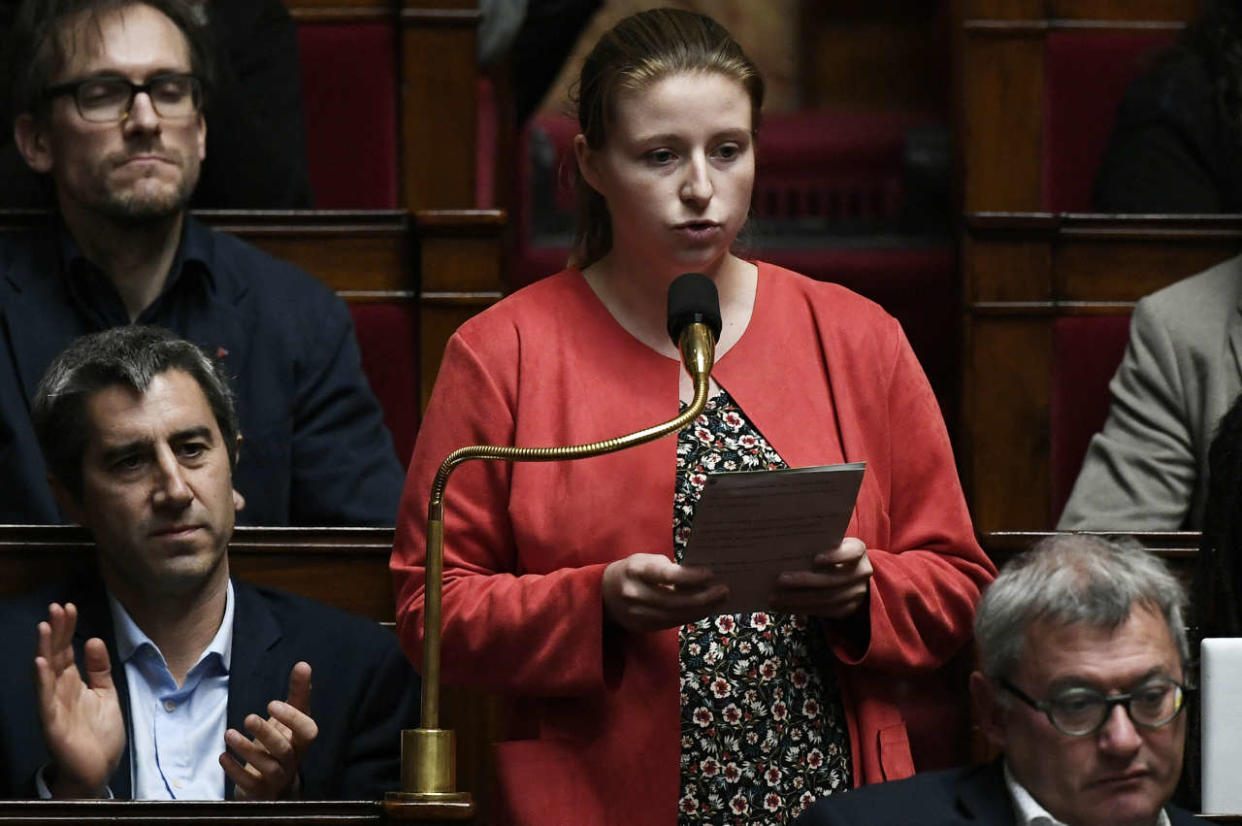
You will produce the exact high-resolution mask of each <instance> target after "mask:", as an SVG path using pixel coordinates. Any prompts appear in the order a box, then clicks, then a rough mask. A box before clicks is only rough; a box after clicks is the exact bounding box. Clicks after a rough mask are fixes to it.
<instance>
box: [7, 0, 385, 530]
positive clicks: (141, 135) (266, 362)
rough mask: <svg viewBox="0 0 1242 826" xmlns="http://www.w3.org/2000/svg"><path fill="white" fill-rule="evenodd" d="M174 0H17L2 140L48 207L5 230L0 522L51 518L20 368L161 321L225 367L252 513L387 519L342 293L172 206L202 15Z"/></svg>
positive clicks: (187, 136) (205, 84)
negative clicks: (34, 227) (41, 222)
mask: <svg viewBox="0 0 1242 826" xmlns="http://www.w3.org/2000/svg"><path fill="white" fill-rule="evenodd" d="M198 20H199V17H198V16H196V15H195V14H194V12H193V10H192V8H191V7H190V6H189V5H188V4H187V3H186V2H184V0H120V1H119V2H118V0H27V1H26V2H24V3H23V4H22V6H21V8H20V9H19V10H18V13H17V15H16V19H15V21H14V29H13V31H14V40H13V44H14V46H15V49H13V50H12V51H13V54H11V55H10V56H9V57H10V60H9V65H10V66H12V67H13V68H14V72H13V77H12V78H11V80H12V83H11V88H12V93H11V97H12V100H13V102H14V104H13V106H12V109H13V111H15V112H17V113H18V114H17V115H16V118H15V120H14V125H13V135H14V139H15V142H16V144H17V146H18V148H19V150H20V151H21V154H22V156H23V158H24V159H25V161H26V163H27V164H29V166H30V167H31V168H32V169H34V170H35V171H36V172H39V173H42V174H46V175H48V176H49V177H50V179H51V181H52V184H53V188H54V189H55V192H56V200H57V212H56V214H55V215H54V216H53V219H52V221H51V222H50V225H49V226H48V227H46V228H45V229H43V230H41V231H37V232H34V233H30V234H24V235H15V236H10V237H6V238H2V239H0V327H2V329H0V365H3V366H0V523H12V522H26V523H30V522H58V521H62V519H63V514H62V513H61V512H60V511H59V510H58V509H57V506H56V504H55V502H54V501H53V500H52V499H51V497H50V494H49V493H48V491H47V486H46V485H45V484H43V478H44V476H45V473H46V471H45V469H44V466H43V463H42V459H41V457H40V456H39V451H38V445H37V444H36V443H35V439H34V435H33V432H32V430H31V426H30V419H29V408H30V402H31V397H32V394H33V392H34V387H35V385H36V384H37V382H38V379H39V377H40V376H41V375H42V374H43V372H44V371H45V370H46V369H47V366H48V364H49V363H50V362H51V360H52V358H53V357H54V356H55V355H56V354H57V353H58V352H60V351H61V350H62V349H63V348H64V347H65V346H67V345H68V344H69V342H71V341H73V340H74V339H75V338H77V337H78V336H80V335H83V334H86V333H90V332H95V331H98V330H103V329H107V328H109V327H113V326H117V325H120V324H128V323H133V322H137V323H142V324H155V325H159V326H162V327H167V328H169V329H171V330H173V331H175V332H176V333H178V334H179V335H181V336H183V337H185V338H187V339H189V340H191V341H193V342H194V343H196V344H198V345H199V346H201V347H203V348H205V349H206V350H207V351H208V352H209V353H211V354H213V355H215V356H217V357H219V358H220V359H221V360H222V361H223V362H224V364H225V366H226V368H227V369H228V370H229V372H230V373H231V374H232V375H233V376H234V377H235V381H236V382H237V385H238V396H239V398H240V400H241V401H240V403H239V414H240V416H241V420H242V429H243V430H244V432H245V433H246V435H247V437H248V438H247V450H246V451H245V452H244V455H243V457H242V461H241V463H240V465H239V466H238V469H237V474H236V477H235V481H236V485H237V488H238V490H240V491H241V492H242V494H243V495H244V496H245V497H246V499H247V501H248V502H249V506H248V507H247V509H246V512H245V513H246V516H245V519H246V521H247V522H249V523H251V524H270V525H281V524H303V525H308V524H309V525H341V524H344V525H388V524H392V523H393V521H394V519H395V516H396V509H397V501H398V499H399V498H400V493H401V488H402V485H403V482H404V475H403V473H402V469H401V467H400V465H399V463H398V461H397V458H396V454H395V452H394V450H393V447H392V440H391V437H390V436H389V434H388V432H387V430H386V429H385V427H384V424H383V418H382V414H381V412H380V409H379V405H378V404H377V402H376V400H375V397H374V396H373V394H372V393H371V390H370V388H369V387H368V386H367V382H366V379H365V377H364V376H363V374H362V372H361V361H360V356H359V352H358V345H357V342H356V341H355V339H354V332H353V326H352V323H351V320H350V316H349V313H348V311H347V310H346V309H345V306H344V304H343V303H342V302H341V301H340V300H339V299H338V298H337V297H336V296H335V295H334V294H333V293H332V292H331V290H329V289H328V288H327V287H326V286H324V285H323V284H320V283H319V282H317V281H316V280H314V279H313V278H311V277H310V276H308V275H307V274H306V273H303V272H301V271H300V270H298V269H296V268H295V267H293V266H291V265H289V264H287V263H284V262H280V261H277V260H276V259H273V258H271V257H270V256H268V255H266V254H264V253H262V252H260V251H259V250H257V249H255V248H253V247H251V246H249V245H247V244H244V243H242V242H241V241H239V240H238V239H236V238H233V237H231V236H228V235H224V234H222V233H216V232H212V231H210V230H208V229H207V228H206V227H204V226H202V225H201V224H199V223H198V222H197V221H195V220H194V219H193V218H191V217H190V216H189V215H188V214H187V211H186V205H187V203H188V202H189V198H190V195H191V194H192V193H193V191H194V188H195V185H196V184H197V182H198V179H199V170H200V165H201V163H202V161H203V158H204V154H205V147H206V134H207V123H206V120H205V118H204V116H203V105H204V100H205V98H206V97H207V96H209V95H210V94H211V87H212V82H211V79H212V76H213V71H212V66H211V54H212V53H211V50H210V48H209V47H208V44H207V42H206V30H205V28H204V26H203V25H202V24H201V23H199V22H198Z"/></svg>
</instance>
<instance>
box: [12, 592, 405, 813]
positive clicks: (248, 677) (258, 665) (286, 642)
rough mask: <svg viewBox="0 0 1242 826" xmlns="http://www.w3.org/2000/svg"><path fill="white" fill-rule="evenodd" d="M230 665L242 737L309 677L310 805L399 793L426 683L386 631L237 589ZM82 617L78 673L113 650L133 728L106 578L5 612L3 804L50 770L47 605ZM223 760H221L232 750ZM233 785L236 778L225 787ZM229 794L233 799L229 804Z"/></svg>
mask: <svg viewBox="0 0 1242 826" xmlns="http://www.w3.org/2000/svg"><path fill="white" fill-rule="evenodd" d="M233 592H234V595H235V598H236V606H235V608H234V612H233V654H232V666H231V668H230V673H229V700H228V715H227V716H228V719H227V725H228V726H229V727H231V728H235V729H237V730H238V731H241V732H243V733H244V732H245V730H246V729H245V726H244V725H243V721H244V720H245V719H246V715H248V714H259V715H261V716H263V717H266V716H267V704H268V703H269V702H270V701H272V700H284V699H285V697H286V696H287V695H288V691H289V671H290V670H291V669H292V668H293V664H294V663H296V662H297V661H298V660H306V661H307V662H308V663H310V665H311V669H312V676H311V683H312V689H311V708H310V715H311V717H313V718H314V720H315V722H316V723H317V724H318V726H319V735H318V737H317V738H316V739H315V742H314V743H312V744H311V746H310V747H309V748H308V749H307V751H306V753H305V754H304V755H303V757H302V762H301V766H300V772H301V776H302V796H303V797H304V798H306V799H308V800H314V799H327V800H338V799H339V800H376V799H379V798H381V797H383V794H384V792H385V791H388V790H391V789H396V788H398V787H399V786H400V762H401V760H400V743H401V729H403V728H411V727H413V726H415V725H417V722H418V711H419V696H420V691H419V689H420V682H419V678H418V675H417V674H416V673H415V672H414V670H413V668H412V667H411V666H410V665H409V663H408V662H407V661H406V659H405V656H404V654H402V652H401V649H400V647H399V646H398V644H397V638H396V635H394V634H392V633H391V632H389V631H387V630H386V629H384V628H381V627H380V626H379V625H378V624H377V623H375V622H371V621H370V620H365V619H363V618H361V617H357V616H354V615H352V614H347V613H345V612H343V611H338V610H336V609H335V608H329V607H328V606H326V605H322V604H320V603H317V602H314V601H312V600H308V599H305V598H302V597H299V596H295V595H293V594H288V593H285V592H282V591H276V590H273V589H269V588H258V587H255V586H251V585H247V584H245V583H243V582H240V581H238V580H236V579H234V580H233ZM54 601H55V602H62V603H63V602H66V601H71V602H73V603H74V604H75V605H77V606H78V609H79V615H78V626H77V630H76V633H75V635H74V648H75V650H76V653H77V657H78V664H79V668H80V667H81V663H82V647H83V646H84V645H85V643H86V641H87V640H88V639H90V638H91V637H100V638H101V639H103V641H104V642H105V644H107V646H108V655H109V657H110V658H111V660H112V677H113V680H114V681H115V682H116V687H117V693H118V696H119V699H120V704H121V713H122V715H124V717H125V720H126V721H127V724H128V720H129V687H128V683H127V681H126V679H125V668H124V667H123V666H122V664H121V663H119V662H118V661H117V655H116V637H115V634H114V633H113V629H112V615H111V612H110V611H109V609H108V602H107V598H106V596H105V593H104V590H103V587H102V585H100V584H99V582H98V579H97V577H93V576H92V577H89V578H81V579H78V580H74V581H72V582H69V583H60V584H58V585H55V586H51V587H48V588H45V589H42V590H40V591H39V592H37V593H35V594H31V595H27V596H23V597H21V598H19V599H16V600H12V601H7V602H4V603H0V662H4V663H6V668H7V669H8V673H9V677H8V678H6V679H5V680H3V681H0V783H2V784H3V788H2V789H0V795H3V796H4V797H6V798H31V797H34V796H35V786H34V776H35V773H36V772H37V771H38V769H39V767H40V766H42V765H43V764H44V763H46V762H47V761H48V751H47V747H46V745H45V744H44V741H43V734H42V730H41V727H40V723H39V714H38V707H37V705H36V700H35V689H34V677H33V674H34V655H35V640H36V631H35V629H36V625H37V623H38V622H39V621H41V620H43V619H46V618H47V606H48V603H49V602H54ZM220 750H221V751H223V750H224V742H223V740H222V741H221V743H220ZM226 781H227V777H226ZM109 786H110V788H111V789H112V793H113V794H114V795H115V796H116V797H117V798H118V799H128V798H130V797H131V796H132V787H131V785H130V751H129V748H128V746H127V747H126V749H125V753H124V755H123V756H122V758H121V763H120V765H119V767H118V768H117V771H116V774H115V775H113V777H112V779H111V780H110V781H109ZM232 793H233V789H232V782H231V781H228V782H227V791H226V794H227V796H229V797H232Z"/></svg>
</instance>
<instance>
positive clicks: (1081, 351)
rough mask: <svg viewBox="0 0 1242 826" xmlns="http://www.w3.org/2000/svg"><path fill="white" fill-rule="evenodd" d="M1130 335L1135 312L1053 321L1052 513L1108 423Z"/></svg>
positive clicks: (1059, 506)
mask: <svg viewBox="0 0 1242 826" xmlns="http://www.w3.org/2000/svg"><path fill="white" fill-rule="evenodd" d="M1129 338H1130V316H1128V315H1099V316H1062V317H1061V318H1058V319H1056V320H1055V321H1054V322H1053V323H1052V388H1051V399H1050V407H1051V410H1050V413H1049V417H1050V420H1051V421H1050V424H1049V427H1050V431H1051V439H1052V457H1051V465H1052V468H1051V470H1052V473H1051V475H1052V516H1053V517H1054V519H1055V518H1057V517H1059V516H1060V514H1061V511H1062V510H1063V509H1064V508H1065V501H1066V500H1067V499H1069V495H1070V491H1071V490H1072V489H1073V487H1074V480H1075V479H1077V478H1078V471H1079V470H1081V469H1082V460H1083V457H1084V456H1086V454H1087V444H1088V443H1089V442H1090V441H1091V437H1092V436H1094V435H1095V434H1096V433H1098V432H1099V431H1100V430H1101V428H1103V427H1104V420H1105V419H1107V418H1108V408H1109V405H1110V404H1111V403H1112V397H1111V396H1110V394H1109V392H1108V383H1109V381H1110V380H1111V379H1112V377H1113V374H1114V373H1116V372H1117V365H1118V364H1120V363H1121V357H1122V356H1123V355H1124V354H1125V350H1126V342H1127V341H1129Z"/></svg>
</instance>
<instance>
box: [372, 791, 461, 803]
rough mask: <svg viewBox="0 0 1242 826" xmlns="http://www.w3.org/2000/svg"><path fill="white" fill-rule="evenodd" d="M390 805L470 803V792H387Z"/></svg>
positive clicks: (386, 795)
mask: <svg viewBox="0 0 1242 826" xmlns="http://www.w3.org/2000/svg"><path fill="white" fill-rule="evenodd" d="M384 800H385V801H386V802H390V803H470V802H471V799H470V792H386V793H385V794H384Z"/></svg>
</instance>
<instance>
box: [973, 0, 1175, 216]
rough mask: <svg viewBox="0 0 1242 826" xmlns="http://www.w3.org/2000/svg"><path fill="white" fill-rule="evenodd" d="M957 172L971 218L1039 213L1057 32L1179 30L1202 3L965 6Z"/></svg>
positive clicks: (1124, 0) (1019, 1)
mask: <svg viewBox="0 0 1242 826" xmlns="http://www.w3.org/2000/svg"><path fill="white" fill-rule="evenodd" d="M960 2H961V12H960V14H961V20H960V23H959V27H958V32H957V36H956V39H955V40H956V44H957V46H956V49H957V51H958V54H957V55H956V63H957V67H958V69H957V84H956V85H957V90H956V93H955V98H956V99H957V101H958V109H957V113H956V121H957V132H958V135H959V146H958V151H959V168H960V169H961V171H962V176H963V184H962V191H963V201H964V204H963V206H964V209H965V211H966V212H968V213H969V212H982V211H992V212H996V211H1013V212H1021V211H1036V210H1039V209H1040V208H1041V198H1042V191H1041V185H1042V180H1043V177H1042V176H1043V166H1042V152H1043V146H1042V131H1043V110H1044V103H1045V101H1044V99H1043V95H1044V87H1045V64H1044V51H1045V43H1046V40H1047V37H1048V34H1049V33H1050V32H1053V31H1056V30H1058V29H1075V28H1093V29H1099V28H1103V29H1110V30H1117V31H1135V30H1138V31H1150V30H1151V29H1153V28H1154V29H1176V28H1180V27H1181V26H1182V25H1183V24H1184V23H1185V22H1186V21H1187V20H1190V19H1193V18H1194V16H1195V14H1196V12H1197V0H1133V1H1132V2H1131V1H1130V0H960Z"/></svg>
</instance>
